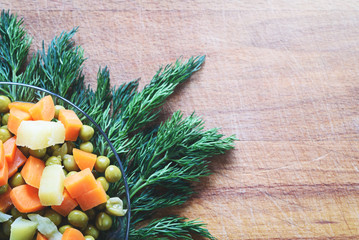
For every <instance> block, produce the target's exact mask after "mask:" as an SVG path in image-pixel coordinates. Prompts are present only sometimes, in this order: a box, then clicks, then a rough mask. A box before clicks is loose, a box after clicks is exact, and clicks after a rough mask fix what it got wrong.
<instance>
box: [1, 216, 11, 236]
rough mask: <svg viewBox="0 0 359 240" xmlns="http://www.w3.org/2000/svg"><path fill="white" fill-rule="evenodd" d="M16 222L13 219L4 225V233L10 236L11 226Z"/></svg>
mask: <svg viewBox="0 0 359 240" xmlns="http://www.w3.org/2000/svg"><path fill="white" fill-rule="evenodd" d="M13 222H14V220H13V219H12V218H10V219H9V220H8V221H6V222H4V223H3V224H2V231H3V233H4V234H5V235H6V236H10V229H11V224H12V223H13Z"/></svg>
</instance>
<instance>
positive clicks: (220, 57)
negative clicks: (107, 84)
mask: <svg viewBox="0 0 359 240" xmlns="http://www.w3.org/2000/svg"><path fill="white" fill-rule="evenodd" d="M0 2H1V7H2V8H10V9H11V10H12V11H14V12H16V13H17V14H18V15H19V16H21V17H24V19H25V23H26V25H27V29H28V30H29V33H30V35H32V36H33V38H34V40H33V49H38V48H39V47H40V46H41V40H42V39H45V41H46V42H49V41H50V39H52V37H53V36H55V35H57V34H59V33H60V32H61V31H62V30H64V29H67V30H70V29H71V28H72V27H74V26H80V30H79V33H78V34H77V35H76V38H75V39H76V41H77V43H78V44H80V45H82V46H83V48H84V50H85V55H86V56H87V57H88V60H87V61H86V63H85V74H86V78H87V81H88V82H89V83H91V84H93V85H94V81H95V77H96V73H97V70H98V67H99V66H105V65H108V66H109V68H110V70H111V76H112V78H111V80H112V84H120V83H122V82H125V81H130V80H132V79H135V78H137V77H141V78H142V81H141V86H144V85H145V84H147V83H148V82H149V81H150V79H151V76H152V75H153V74H154V73H155V71H156V70H157V69H158V67H159V66H160V65H164V64H167V63H171V62H173V61H175V59H176V58H178V57H180V56H181V55H183V56H184V57H185V58H187V57H189V56H191V55H198V54H205V55H206V56H207V59H206V63H205V65H204V66H203V69H202V70H201V71H200V72H199V73H197V74H195V75H194V76H193V77H192V79H191V80H190V81H189V82H188V83H186V84H184V85H183V86H181V87H180V88H179V89H178V90H177V93H176V94H175V95H174V96H173V97H171V98H170V99H169V101H168V102H167V104H166V105H165V111H164V115H163V116H168V115H169V114H170V113H171V112H173V111H175V110H178V109H182V111H183V112H184V114H185V115H188V114H190V113H192V112H193V111H196V113H197V114H199V115H201V116H203V119H205V121H206V127H208V128H211V127H217V126H221V127H222V130H221V132H222V133H224V134H226V135H230V134H236V135H237V137H238V138H239V139H240V141H238V142H237V143H236V149H235V150H234V151H231V152H230V153H228V154H227V155H226V156H221V157H218V158H215V159H213V164H212V165H211V168H212V169H213V171H214V174H213V175H212V176H210V177H208V178H205V179H203V180H202V181H201V183H199V184H197V185H196V190H197V191H198V193H197V194H196V195H195V196H193V198H192V199H191V200H190V201H189V202H188V203H187V204H185V205H184V206H183V207H181V208H179V209H177V210H173V211H172V212H174V213H178V214H180V215H183V216H187V217H189V218H190V219H195V218H200V219H201V220H203V221H204V222H206V223H208V228H209V230H210V232H211V233H212V234H213V235H214V236H216V237H217V238H218V239H328V238H330V237H332V238H333V239H359V174H358V171H359V162H358V159H359V150H358V149H359V144H358V137H359V108H358V103H359V94H358V93H359V76H358V75H359V3H358V1H354V0H351V1H350V0H348V1H341V0H332V1H328V0H318V1H309V0H303V1H300V0H291V1H284V0H273V1H264V0H250V1H238V0H226V1H214V0H199V1H160V2H161V3H155V2H154V1H116V0H110V1H99V0H87V1H81V0H72V1H71V0H67V1H46V0H37V1H35V0H27V1H20V0H11V1H7V0H1V1H0ZM9 2H11V3H9Z"/></svg>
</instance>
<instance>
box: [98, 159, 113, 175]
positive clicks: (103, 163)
mask: <svg viewBox="0 0 359 240" xmlns="http://www.w3.org/2000/svg"><path fill="white" fill-rule="evenodd" d="M109 165H110V159H109V158H108V157H105V156H98V157H97V159H96V162H95V169H96V171H97V172H101V173H102V172H104V171H105V170H106V168H107V167H108V166H109Z"/></svg>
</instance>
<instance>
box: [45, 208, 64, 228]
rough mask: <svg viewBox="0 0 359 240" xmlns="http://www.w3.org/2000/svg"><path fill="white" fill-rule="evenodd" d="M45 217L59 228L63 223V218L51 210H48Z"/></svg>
mask: <svg viewBox="0 0 359 240" xmlns="http://www.w3.org/2000/svg"><path fill="white" fill-rule="evenodd" d="M44 217H47V218H48V219H50V220H51V222H53V223H54V224H55V225H56V226H59V225H60V223H61V221H62V216H61V215H60V214H58V213H57V212H55V211H54V210H52V209H51V208H48V209H46V211H45V215H44Z"/></svg>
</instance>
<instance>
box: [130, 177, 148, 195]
mask: <svg viewBox="0 0 359 240" xmlns="http://www.w3.org/2000/svg"><path fill="white" fill-rule="evenodd" d="M141 184H142V185H141ZM145 186H147V182H145V179H143V177H140V179H139V180H138V181H137V183H136V184H135V185H134V186H133V187H132V188H131V190H132V189H134V191H133V192H131V194H130V198H132V197H133V196H134V195H135V194H136V193H137V192H138V191H140V190H141V189H142V188H144V187H145Z"/></svg>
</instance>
